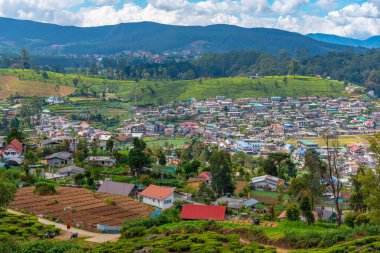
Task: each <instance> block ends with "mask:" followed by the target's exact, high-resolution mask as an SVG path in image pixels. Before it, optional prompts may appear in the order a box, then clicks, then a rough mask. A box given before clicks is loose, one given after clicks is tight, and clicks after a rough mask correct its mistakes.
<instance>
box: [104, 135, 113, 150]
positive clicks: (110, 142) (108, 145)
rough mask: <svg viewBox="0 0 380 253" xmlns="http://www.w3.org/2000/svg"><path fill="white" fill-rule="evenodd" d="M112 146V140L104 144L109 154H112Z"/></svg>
mask: <svg viewBox="0 0 380 253" xmlns="http://www.w3.org/2000/svg"><path fill="white" fill-rule="evenodd" d="M113 146H114V141H113V139H112V138H110V139H108V140H107V142H106V149H107V150H108V151H109V152H112V150H113Z"/></svg>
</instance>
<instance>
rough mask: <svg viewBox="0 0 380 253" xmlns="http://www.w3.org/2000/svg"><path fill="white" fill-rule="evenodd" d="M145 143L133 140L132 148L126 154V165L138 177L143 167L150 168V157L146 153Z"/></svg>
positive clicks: (136, 139)
mask: <svg viewBox="0 0 380 253" xmlns="http://www.w3.org/2000/svg"><path fill="white" fill-rule="evenodd" d="M145 149H146V143H145V142H144V140H142V139H139V138H133V147H132V149H131V150H130V151H129V153H128V165H129V167H131V169H132V170H133V171H134V173H135V175H136V176H138V175H139V174H140V172H141V169H142V168H143V167H144V166H150V164H151V157H150V154H149V153H148V152H146V150H145Z"/></svg>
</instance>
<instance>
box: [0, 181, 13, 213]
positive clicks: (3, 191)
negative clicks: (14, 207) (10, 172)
mask: <svg viewBox="0 0 380 253" xmlns="http://www.w3.org/2000/svg"><path fill="white" fill-rule="evenodd" d="M16 191H17V188H16V186H14V184H12V183H10V182H7V181H3V180H1V181H0V208H1V209H4V208H6V207H7V206H8V204H9V203H10V202H11V201H12V200H13V198H14V196H15V194H16Z"/></svg>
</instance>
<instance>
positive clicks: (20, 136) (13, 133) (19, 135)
mask: <svg viewBox="0 0 380 253" xmlns="http://www.w3.org/2000/svg"><path fill="white" fill-rule="evenodd" d="M14 139H17V140H19V141H20V142H24V140H25V135H24V133H23V132H22V131H20V130H18V129H17V128H11V130H10V131H9V133H8V134H7V136H6V137H5V141H6V143H10V142H11V141H13V140H14Z"/></svg>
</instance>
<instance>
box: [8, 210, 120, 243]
mask: <svg viewBox="0 0 380 253" xmlns="http://www.w3.org/2000/svg"><path fill="white" fill-rule="evenodd" d="M7 211H8V212H9V213H11V214H15V215H24V214H23V213H20V212H17V211H14V210H11V209H7ZM38 221H39V222H41V223H42V224H46V225H54V226H55V227H56V228H59V229H61V230H62V231H63V232H64V233H63V234H62V235H60V236H58V237H57V239H61V240H65V239H70V235H71V232H73V233H78V235H79V237H88V238H87V239H85V240H86V241H89V242H97V243H104V242H116V241H117V240H118V239H119V238H120V234H100V233H94V232H90V231H86V230H82V229H78V228H71V229H70V230H67V228H66V225H63V224H61V223H56V222H53V221H50V220H47V219H44V218H38Z"/></svg>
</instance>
